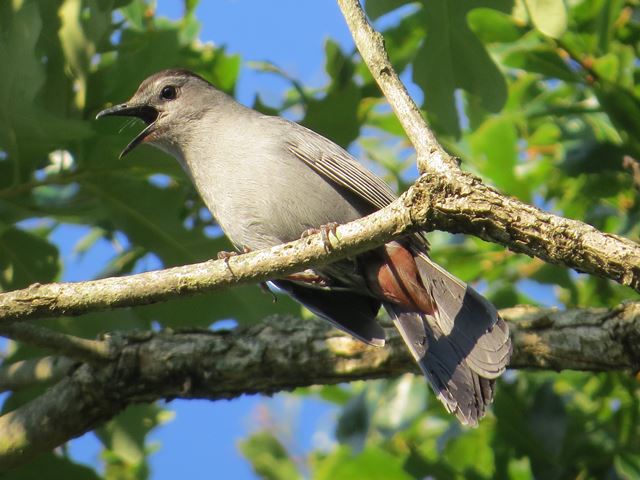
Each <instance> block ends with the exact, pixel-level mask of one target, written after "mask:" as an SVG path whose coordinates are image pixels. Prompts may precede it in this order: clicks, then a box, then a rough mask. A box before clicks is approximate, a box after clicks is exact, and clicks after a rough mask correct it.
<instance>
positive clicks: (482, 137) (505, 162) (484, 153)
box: [469, 116, 530, 200]
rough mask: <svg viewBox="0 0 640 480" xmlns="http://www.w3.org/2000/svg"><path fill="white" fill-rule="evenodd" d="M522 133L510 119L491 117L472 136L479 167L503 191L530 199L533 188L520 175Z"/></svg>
mask: <svg viewBox="0 0 640 480" xmlns="http://www.w3.org/2000/svg"><path fill="white" fill-rule="evenodd" d="M517 142H518V132H517V130H516V128H515V125H514V122H513V121H512V120H511V119H510V118H508V117H507V116H501V117H491V118H489V119H488V120H487V121H485V122H484V123H483V124H482V125H481V126H480V127H479V128H478V129H477V130H476V131H475V132H474V133H473V134H472V135H471V137H470V139H469V143H470V145H471V150H472V152H473V159H474V162H475V164H476V165H477V166H478V168H479V170H480V171H481V172H482V174H483V175H486V176H487V177H488V178H489V179H491V181H492V182H494V183H495V184H496V185H497V186H498V187H500V188H501V189H502V190H503V191H506V192H509V193H511V194H514V195H517V196H518V197H519V198H521V199H523V200H526V199H528V198H529V195H530V194H529V189H528V187H527V185H526V184H525V183H523V182H522V181H521V180H520V179H519V178H518V177H517V176H516V164H517V162H518V145H517Z"/></svg>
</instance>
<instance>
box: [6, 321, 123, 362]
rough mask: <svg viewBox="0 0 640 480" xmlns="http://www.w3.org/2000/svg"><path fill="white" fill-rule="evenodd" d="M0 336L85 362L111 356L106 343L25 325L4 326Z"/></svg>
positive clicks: (105, 358)
mask: <svg viewBox="0 0 640 480" xmlns="http://www.w3.org/2000/svg"><path fill="white" fill-rule="evenodd" d="M0 335H3V336H5V337H8V338H11V339H13V340H19V341H21V342H24V343H27V344H29V345H35V346H36V347H41V348H46V349H50V350H53V351H55V352H56V353H58V354H61V355H66V356H68V357H71V358H75V359H78V360H84V361H87V362H100V361H103V360H107V359H109V358H111V354H112V352H111V351H110V350H109V345H108V344H107V343H106V342H103V341H100V340H89V339H87V338H82V337H76V336H75V335H69V334H66V333H60V332H56V331H54V330H51V329H49V328H45V327H40V326H38V325H31V324H27V323H14V324H10V325H4V326H2V327H0Z"/></svg>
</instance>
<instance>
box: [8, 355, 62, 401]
mask: <svg viewBox="0 0 640 480" xmlns="http://www.w3.org/2000/svg"><path fill="white" fill-rule="evenodd" d="M72 365H73V360H71V359H69V358H66V357H53V356H51V357H43V358H34V359H30V360H20V361H18V362H14V363H10V364H8V365H5V366H3V367H0V392H7V391H17V390H22V389H23V388H27V387H32V386H34V385H43V384H48V383H53V382H56V381H58V380H60V379H61V378H62V377H63V376H64V375H65V373H66V372H68V371H69V369H70V368H71V366H72Z"/></svg>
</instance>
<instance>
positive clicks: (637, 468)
mask: <svg viewBox="0 0 640 480" xmlns="http://www.w3.org/2000/svg"><path fill="white" fill-rule="evenodd" d="M613 461H614V465H615V469H616V472H617V473H618V474H619V475H620V477H621V478H629V479H631V478H640V455H638V454H637V453H631V452H629V453H627V452H623V453H621V454H620V455H616V457H615V458H614V460H613Z"/></svg>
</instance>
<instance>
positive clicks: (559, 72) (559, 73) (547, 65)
mask: <svg viewBox="0 0 640 480" xmlns="http://www.w3.org/2000/svg"><path fill="white" fill-rule="evenodd" d="M503 61H504V64H505V65H507V66H509V67H513V68H519V69H522V70H525V71H527V72H534V73H539V74H541V75H544V76H545V77H548V78H555V79H558V80H564V81H565V82H576V81H578V80H579V78H578V76H577V75H576V74H575V73H574V72H572V71H571V69H570V68H569V67H568V66H567V64H566V63H565V62H564V60H562V58H560V56H559V55H558V52H557V51H556V50H554V49H553V48H551V47H548V46H536V47H533V48H528V47H527V48H516V49H514V50H512V51H511V52H510V53H509V54H508V55H507V56H506V57H505V58H504V60H503Z"/></svg>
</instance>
